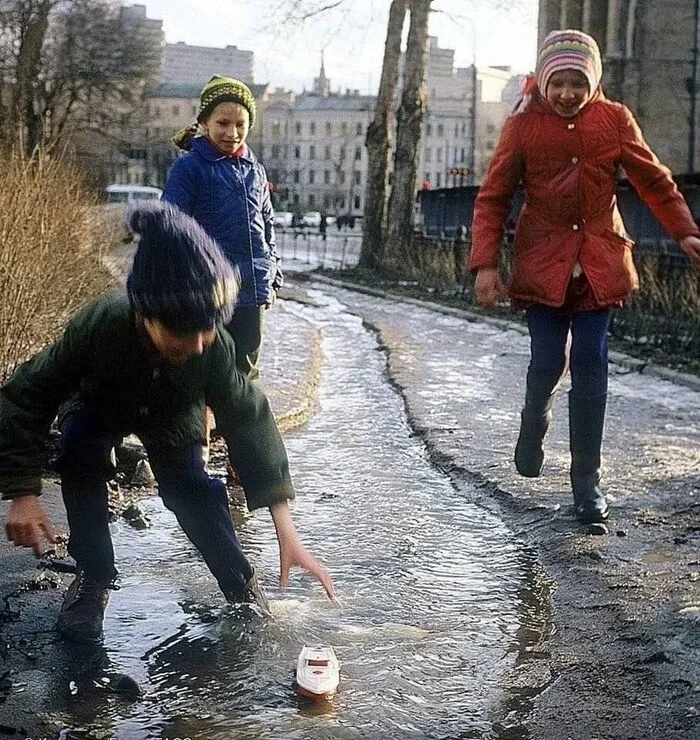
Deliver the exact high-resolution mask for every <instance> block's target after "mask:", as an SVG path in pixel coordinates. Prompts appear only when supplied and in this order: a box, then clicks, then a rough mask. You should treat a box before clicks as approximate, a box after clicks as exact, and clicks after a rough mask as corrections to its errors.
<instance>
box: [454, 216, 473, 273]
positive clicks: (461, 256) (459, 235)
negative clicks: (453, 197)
mask: <svg viewBox="0 0 700 740" xmlns="http://www.w3.org/2000/svg"><path fill="white" fill-rule="evenodd" d="M468 245H469V227H468V226H467V225H466V224H460V225H459V226H458V227H457V231H456V232H455V235H454V238H453V240H452V256H453V259H454V272H455V282H456V283H457V285H459V286H463V285H464V278H465V273H466V272H467V270H466V259H467V247H468Z"/></svg>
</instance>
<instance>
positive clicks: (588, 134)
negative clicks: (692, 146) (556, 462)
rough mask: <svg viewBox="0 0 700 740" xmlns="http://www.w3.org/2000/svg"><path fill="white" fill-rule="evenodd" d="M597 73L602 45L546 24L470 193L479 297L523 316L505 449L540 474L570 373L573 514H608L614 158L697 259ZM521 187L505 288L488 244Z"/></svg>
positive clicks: (671, 190)
mask: <svg viewBox="0 0 700 740" xmlns="http://www.w3.org/2000/svg"><path fill="white" fill-rule="evenodd" d="M601 73H602V68H601V61H600V52H599V50H598V46H597V44H596V42H595V40H594V39H593V38H592V37H591V36H589V35H588V34H585V33H582V32H581V31H574V30H566V31H552V33H550V34H549V35H548V36H547V37H546V38H545V40H544V42H543V44H542V47H541V48H540V51H539V55H538V60H537V68H536V73H535V76H534V77H533V78H531V79H530V80H529V81H528V83H527V84H526V87H525V94H524V96H523V99H522V100H521V102H520V103H519V105H518V106H517V108H516V110H515V111H514V113H513V114H512V115H511V116H510V117H509V118H508V119H507V120H506V122H505V124H504V127H503V131H502V133H501V137H500V140H499V143H498V146H497V148H496V151H495V152H494V155H493V158H492V160H491V163H490V165H489V169H488V172H487V174H486V178H485V180H484V183H483V184H482V186H481V189H480V191H479V195H478V197H477V199H476V204H475V209H474V225H473V232H472V251H471V262H470V268H471V270H472V271H473V272H475V273H476V298H477V300H478V301H479V302H480V303H482V304H484V305H487V306H488V305H494V304H495V303H496V301H497V299H498V297H499V296H503V295H506V293H507V294H508V296H509V297H510V300H511V303H512V305H513V307H514V308H516V309H520V308H522V309H525V311H526V316H527V323H528V329H529V332H530V338H531V345H530V346H531V359H530V365H529V367H528V371H527V388H526V393H525V406H524V408H523V410H522V415H521V426H520V435H519V437H518V442H517V445H516V448H515V465H516V468H517V469H518V472H519V473H520V474H521V475H524V476H527V477H536V476H538V475H539V474H540V473H541V471H542V466H543V462H544V446H543V442H544V437H545V434H546V432H547V428H548V426H549V423H550V420H551V408H552V402H553V399H554V395H555V393H556V391H557V389H558V387H559V385H560V383H561V380H562V378H563V377H564V375H565V373H566V370H567V365H568V366H569V368H570V372H571V391H570V393H569V436H570V446H571V485H572V489H573V494H574V508H575V512H576V516H577V518H578V519H579V520H580V521H582V522H599V521H603V520H604V519H606V518H607V516H608V505H607V502H606V500H605V496H604V495H603V493H602V492H601V490H600V488H599V482H600V450H601V442H602V434H603V420H604V417H605V406H606V399H607V386H608V345H607V332H608V326H609V324H610V317H611V313H612V309H613V308H616V307H620V306H621V305H622V303H623V301H624V300H625V299H626V298H627V297H628V296H629V295H630V293H632V291H634V290H635V289H636V288H637V287H638V278H637V273H636V270H635V267H634V263H633V261H632V242H631V241H630V240H629V238H628V236H627V234H626V231H625V227H624V224H623V223H622V219H621V217H620V213H619V211H618V209H617V203H616V198H615V188H616V174H617V170H618V167H619V166H621V167H623V168H624V170H625V172H626V174H627V176H628V178H629V180H630V182H631V183H632V185H633V186H634V187H635V189H636V191H637V192H638V194H639V195H640V197H641V198H642V199H643V200H644V201H645V203H646V204H647V205H648V206H649V208H650V209H651V210H652V211H653V213H654V215H655V216H656V217H657V218H658V220H659V221H660V222H661V224H662V225H663V226H664V228H665V229H666V231H667V232H668V233H669V234H670V235H671V237H672V238H674V239H676V240H677V241H678V242H679V244H680V246H681V249H683V251H684V252H685V253H686V254H687V255H688V257H689V258H690V259H691V260H692V261H693V263H694V264H695V265H696V266H698V267H700V238H699V237H700V232H699V231H698V228H697V226H696V225H695V222H694V220H693V217H692V215H691V213H690V211H689V209H688V206H687V204H686V203H685V200H684V199H683V196H682V195H681V194H680V192H679V191H678V189H677V187H676V185H675V184H674V182H673V180H672V179H671V173H670V172H669V170H668V169H667V168H666V167H664V166H663V165H662V164H661V163H660V162H659V160H658V159H657V158H656V156H655V155H654V153H653V152H652V151H651V150H650V149H649V147H648V145H647V144H646V142H645V141H644V138H643V136H642V133H641V131H640V130H639V126H638V125H637V123H636V121H635V120H634V117H633V116H632V114H631V113H630V111H629V110H628V109H627V108H626V107H625V106H624V105H622V104H619V103H614V102H612V101H609V100H607V99H606V98H605V96H604V95H603V92H602V90H601V88H600V78H601ZM521 182H522V183H523V186H524V188H525V194H526V202H525V206H524V207H523V210H522V212H521V214H520V217H519V219H518V225H517V228H516V232H515V240H514V244H513V252H514V255H513V257H514V259H513V269H512V273H511V276H510V282H509V285H508V289H507V291H506V289H505V287H504V286H503V284H502V283H501V280H500V278H499V276H498V272H497V265H498V251H499V248H500V246H501V242H502V235H503V225H504V222H505V219H506V218H507V216H508V212H509V210H510V203H511V198H512V196H513V193H514V191H515V189H516V187H517V186H518V184H519V183H521Z"/></svg>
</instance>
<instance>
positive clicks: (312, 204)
mask: <svg viewBox="0 0 700 740" xmlns="http://www.w3.org/2000/svg"><path fill="white" fill-rule="evenodd" d="M315 207H316V196H315V195H314V194H313V193H309V210H311V211H312V210H313V209H314V208H315Z"/></svg>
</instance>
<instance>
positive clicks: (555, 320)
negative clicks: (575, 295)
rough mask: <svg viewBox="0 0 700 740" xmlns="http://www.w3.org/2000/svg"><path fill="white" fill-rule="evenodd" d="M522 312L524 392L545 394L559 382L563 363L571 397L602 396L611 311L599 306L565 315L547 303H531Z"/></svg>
mask: <svg viewBox="0 0 700 740" xmlns="http://www.w3.org/2000/svg"><path fill="white" fill-rule="evenodd" d="M526 314H527V325H528V329H529V331H530V350H531V357H530V365H529V367H528V370H527V393H528V395H531V396H533V397H537V398H546V397H549V396H550V395H551V394H552V392H553V391H554V390H556V389H557V387H558V386H559V384H560V383H561V380H562V379H563V377H564V375H565V374H566V371H567V366H568V369H569V371H570V373H571V395H572V396H576V397H578V398H592V397H596V396H602V395H605V394H606V393H607V391H608V328H609V326H610V318H611V315H612V311H611V310H610V309H599V310H595V311H579V312H577V313H573V314H566V313H563V312H561V311H557V309H555V308H550V307H548V306H533V307H531V308H529V309H527V312H526ZM569 334H570V335H571V343H570V344H569Z"/></svg>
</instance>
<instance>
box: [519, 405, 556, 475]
mask: <svg viewBox="0 0 700 740" xmlns="http://www.w3.org/2000/svg"><path fill="white" fill-rule="evenodd" d="M554 395H555V394H554V393H552V394H550V395H548V396H540V397H534V396H533V395H531V394H529V393H526V395H525V406H524V408H523V410H522V412H521V414H520V434H519V435H518V442H517V444H516V445H515V467H516V469H517V471H518V473H520V475H522V476H524V477H525V478H537V477H539V475H540V473H541V472H542V467H543V466H544V438H545V435H546V434H547V430H548V429H549V425H550V423H551V421H552V404H553V403H554Z"/></svg>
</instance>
